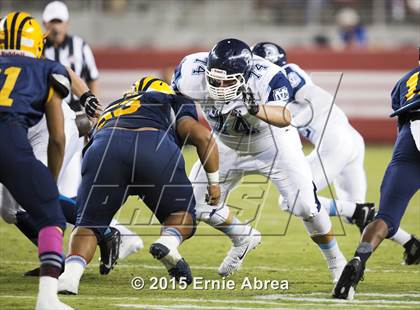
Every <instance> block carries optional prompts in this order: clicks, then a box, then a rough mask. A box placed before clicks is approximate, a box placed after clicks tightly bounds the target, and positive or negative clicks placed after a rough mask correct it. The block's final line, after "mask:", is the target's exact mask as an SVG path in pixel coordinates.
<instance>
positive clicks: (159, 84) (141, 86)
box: [124, 76, 175, 96]
mask: <svg viewBox="0 0 420 310" xmlns="http://www.w3.org/2000/svg"><path fill="white" fill-rule="evenodd" d="M150 91H157V92H160V93H165V94H168V95H173V94H175V92H174V91H173V89H172V88H171V87H170V86H169V85H168V84H167V83H165V82H164V81H162V80H161V79H158V78H156V77H154V76H146V77H144V78H141V79H139V80H137V81H136V82H134V84H133V85H132V86H131V89H130V91H128V92H127V93H125V94H124V95H125V96H127V95H132V94H136V93H139V92H141V93H145V92H150Z"/></svg>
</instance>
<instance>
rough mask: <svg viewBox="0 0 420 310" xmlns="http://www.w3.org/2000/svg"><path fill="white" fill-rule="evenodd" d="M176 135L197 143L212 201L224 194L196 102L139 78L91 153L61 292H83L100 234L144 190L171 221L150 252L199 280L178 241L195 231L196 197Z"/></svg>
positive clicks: (108, 117)
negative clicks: (82, 280) (81, 287)
mask: <svg viewBox="0 0 420 310" xmlns="http://www.w3.org/2000/svg"><path fill="white" fill-rule="evenodd" d="M173 112H174V113H175V115H176V120H175V126H176V127H175V130H174V128H173V127H172V123H171V113H173ZM175 131H176V132H175ZM176 135H178V136H179V138H181V139H182V140H184V141H186V142H187V143H190V144H192V145H195V146H196V147H197V153H198V156H199V158H200V160H201V162H202V163H203V166H204V169H205V170H206V172H207V174H208V182H209V183H208V187H207V188H208V201H209V204H211V205H215V204H217V203H218V202H219V198H220V189H219V185H218V183H217V182H218V178H217V176H218V169H219V155H218V150H217V145H216V143H215V141H214V139H213V138H212V134H211V132H210V131H209V130H208V129H207V128H205V127H204V126H203V125H201V124H200V123H199V122H198V117H197V112H196V109H195V106H194V103H193V102H192V101H190V100H188V99H186V98H184V97H182V96H178V95H175V93H174V91H173V90H172V89H171V88H170V87H169V85H167V84H166V83H165V82H163V81H161V80H159V79H156V78H153V77H145V78H142V79H141V80H138V81H137V82H136V83H135V84H134V85H133V89H132V91H131V92H130V93H128V94H126V95H125V96H124V97H123V98H122V99H119V100H117V101H115V102H114V103H112V104H111V105H110V106H108V108H107V109H106V110H105V111H104V112H103V113H102V115H101V116H100V118H99V120H98V123H97V125H96V129H95V132H94V134H93V138H92V142H91V145H90V146H89V147H88V149H87V151H86V153H85V155H84V158H83V165H82V183H81V186H80V188H79V192H78V195H77V208H78V216H77V222H76V228H75V229H74V231H73V233H72V235H71V239H70V245H69V254H68V257H67V259H66V265H65V267H66V268H65V271H64V273H63V274H62V275H61V276H60V281H59V282H60V283H59V292H61V293H65V294H77V293H78V287H79V282H80V278H81V276H82V273H83V271H84V269H85V267H86V265H87V263H89V262H90V261H91V259H92V257H93V254H94V253H95V247H96V244H97V242H98V241H100V240H101V238H102V236H103V235H104V231H105V230H106V227H107V226H108V225H109V223H110V222H111V220H112V217H113V216H114V214H115V213H116V212H117V211H118V209H119V208H120V207H121V205H122V204H123V203H124V202H125V200H126V198H127V196H128V195H138V196H139V197H141V199H142V200H143V201H144V202H145V204H146V205H147V206H148V207H149V209H150V210H152V211H153V212H154V214H155V216H156V217H157V218H158V220H159V222H160V223H161V224H162V225H163V229H162V231H161V236H160V238H159V239H158V240H156V241H155V242H154V243H153V244H152V245H151V247H150V253H151V254H152V255H153V257H155V258H156V259H158V260H159V261H160V262H161V263H162V264H163V265H164V266H165V267H166V268H167V269H168V271H169V274H170V275H171V276H172V277H174V278H175V279H176V280H180V279H181V277H183V279H184V280H185V281H186V282H187V283H188V284H189V283H191V282H192V275H191V271H190V268H189V266H188V264H187V263H186V262H185V260H184V259H183V258H182V257H181V255H180V254H179V252H178V250H177V248H178V246H179V245H180V244H181V243H182V242H183V241H184V240H185V239H187V238H189V237H191V236H192V235H193V234H194V232H195V227H196V222H195V199H194V195H193V189H192V186H191V183H190V181H189V180H188V177H187V176H186V173H185V163H184V159H183V157H182V153H181V150H180V147H179V146H178V145H177V143H176ZM104 201H106V203H105V204H104Z"/></svg>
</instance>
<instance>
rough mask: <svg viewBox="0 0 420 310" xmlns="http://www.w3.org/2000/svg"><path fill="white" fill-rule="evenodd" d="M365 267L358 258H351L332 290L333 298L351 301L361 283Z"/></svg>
mask: <svg viewBox="0 0 420 310" xmlns="http://www.w3.org/2000/svg"><path fill="white" fill-rule="evenodd" d="M364 271H365V266H363V264H362V261H361V260H360V258H359V257H353V258H352V259H351V260H350V261H349V262H348V263H347V265H346V266H345V267H344V270H343V272H342V274H341V276H340V279H339V280H338V282H337V284H336V285H335V287H334V290H333V297H334V298H337V299H347V300H352V299H353V297H354V293H355V290H356V287H357V284H358V283H359V281H360V280H362V281H363V273H364Z"/></svg>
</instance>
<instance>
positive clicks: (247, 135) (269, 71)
mask: <svg viewBox="0 0 420 310" xmlns="http://www.w3.org/2000/svg"><path fill="white" fill-rule="evenodd" d="M207 56H208V53H206V52H202V53H195V54H191V55H188V56H186V57H185V58H184V59H183V60H182V62H181V63H180V64H179V65H178V67H177V69H176V70H175V73H174V76H173V78H172V87H173V88H174V89H175V90H176V91H178V92H180V93H182V94H183V95H185V96H188V97H190V98H192V99H193V100H194V101H195V102H196V103H199V104H200V106H201V109H202V111H203V113H204V116H205V117H206V119H207V121H208V123H209V124H210V126H211V128H212V129H213V131H214V132H215V133H217V134H218V135H219V138H220V141H221V142H223V143H224V144H226V145H227V146H229V147H230V148H232V149H234V150H236V151H238V152H240V153H248V154H250V153H251V154H252V153H259V152H263V151H265V150H266V149H268V148H269V147H271V146H272V145H273V137H272V130H273V127H271V125H269V124H267V123H266V122H264V121H261V120H260V119H258V118H257V117H255V116H253V115H250V114H249V113H248V111H247V109H246V107H245V105H244V102H243V100H242V98H238V99H235V100H233V101H230V102H228V103H224V102H217V101H214V100H212V99H211V98H210V97H209V93H208V91H207V85H206V77H205V68H206V65H207ZM247 86H248V87H249V88H250V90H251V91H252V93H253V94H254V97H255V100H256V101H257V103H263V104H279V105H286V104H287V103H288V102H289V101H290V100H292V99H293V98H292V94H291V93H292V87H291V85H290V83H289V81H288V79H287V78H286V75H285V71H284V70H283V69H282V68H280V67H279V66H277V65H275V64H272V63H271V62H269V61H267V60H265V59H263V58H261V57H258V56H254V57H253V69H252V71H251V75H250V77H249V79H248V82H247ZM275 130H276V132H278V130H284V129H279V128H275Z"/></svg>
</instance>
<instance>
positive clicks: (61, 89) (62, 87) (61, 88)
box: [50, 73, 71, 98]
mask: <svg viewBox="0 0 420 310" xmlns="http://www.w3.org/2000/svg"><path fill="white" fill-rule="evenodd" d="M50 82H51V86H52V87H53V88H54V90H55V91H56V92H57V93H58V94H59V95H60V97H62V98H66V97H67V96H68V94H69V93H70V89H71V88H70V87H71V83H70V80H69V78H68V77H67V76H65V75H62V74H58V73H53V74H51V76H50Z"/></svg>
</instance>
